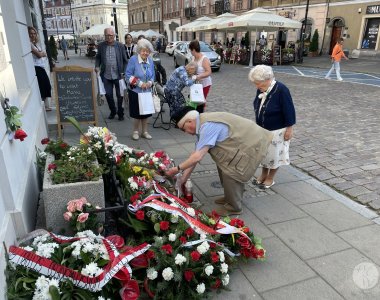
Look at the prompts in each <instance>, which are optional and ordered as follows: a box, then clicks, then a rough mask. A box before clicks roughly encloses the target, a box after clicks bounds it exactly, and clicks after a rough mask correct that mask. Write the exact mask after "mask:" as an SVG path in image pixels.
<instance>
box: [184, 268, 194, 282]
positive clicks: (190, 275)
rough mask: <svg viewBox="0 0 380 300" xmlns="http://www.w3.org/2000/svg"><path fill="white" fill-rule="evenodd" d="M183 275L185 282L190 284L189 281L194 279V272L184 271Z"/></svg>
mask: <svg viewBox="0 0 380 300" xmlns="http://www.w3.org/2000/svg"><path fill="white" fill-rule="evenodd" d="M183 275H184V276H185V279H186V280H187V282H190V281H191V279H193V277H194V272H193V271H191V270H186V271H185V272H184V273H183Z"/></svg>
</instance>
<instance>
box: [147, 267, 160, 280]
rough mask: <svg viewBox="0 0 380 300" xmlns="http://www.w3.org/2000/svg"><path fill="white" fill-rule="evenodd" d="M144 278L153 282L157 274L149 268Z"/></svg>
mask: <svg viewBox="0 0 380 300" xmlns="http://www.w3.org/2000/svg"><path fill="white" fill-rule="evenodd" d="M146 276H147V277H148V278H149V280H155V279H156V278H157V276H158V273H157V271H156V270H155V269H154V268H149V269H148V270H146Z"/></svg>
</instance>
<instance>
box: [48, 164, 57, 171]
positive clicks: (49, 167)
mask: <svg viewBox="0 0 380 300" xmlns="http://www.w3.org/2000/svg"><path fill="white" fill-rule="evenodd" d="M55 169H57V165H56V164H49V165H48V171H51V170H55Z"/></svg>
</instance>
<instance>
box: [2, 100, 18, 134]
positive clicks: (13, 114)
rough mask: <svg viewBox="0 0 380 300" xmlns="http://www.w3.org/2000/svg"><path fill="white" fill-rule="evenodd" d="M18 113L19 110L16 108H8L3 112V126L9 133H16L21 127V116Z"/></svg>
mask: <svg viewBox="0 0 380 300" xmlns="http://www.w3.org/2000/svg"><path fill="white" fill-rule="evenodd" d="M18 112H19V109H18V108H17V106H10V107H8V108H6V109H5V110H4V114H5V124H6V125H7V128H8V130H9V131H16V130H17V129H19V128H20V127H21V125H22V123H21V117H22V115H21V114H19V113H18Z"/></svg>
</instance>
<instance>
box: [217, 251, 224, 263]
mask: <svg viewBox="0 0 380 300" xmlns="http://www.w3.org/2000/svg"><path fill="white" fill-rule="evenodd" d="M218 254H219V260H220V262H224V260H225V257H224V252H222V251H219V252H218Z"/></svg>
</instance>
